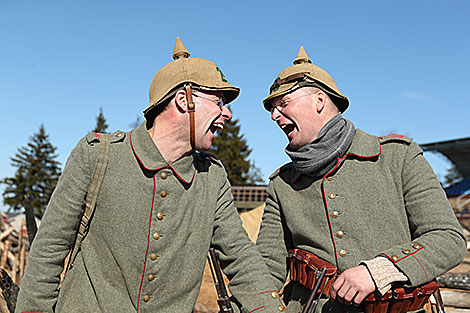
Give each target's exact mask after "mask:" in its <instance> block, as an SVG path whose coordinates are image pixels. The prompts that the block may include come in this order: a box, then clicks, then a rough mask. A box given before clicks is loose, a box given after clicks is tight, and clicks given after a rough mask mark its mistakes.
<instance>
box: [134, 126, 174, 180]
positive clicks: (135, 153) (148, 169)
mask: <svg viewBox="0 0 470 313" xmlns="http://www.w3.org/2000/svg"><path fill="white" fill-rule="evenodd" d="M132 132H133V130H132V131H131V132H130V133H129V141H130V143H131V148H132V152H134V155H135V156H136V158H137V160H139V163H140V164H141V165H142V167H143V168H145V169H146V170H147V171H158V170H161V169H162V168H165V167H168V165H165V166H162V167H158V168H148V167H147V166H145V164H144V162H142V160H141V159H140V157H139V155H138V154H137V152H135V149H134V145H133V144H132Z"/></svg>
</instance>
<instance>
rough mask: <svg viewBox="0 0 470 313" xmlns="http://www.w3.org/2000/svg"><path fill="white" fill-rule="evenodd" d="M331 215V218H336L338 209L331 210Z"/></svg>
mask: <svg viewBox="0 0 470 313" xmlns="http://www.w3.org/2000/svg"><path fill="white" fill-rule="evenodd" d="M331 216H332V217H333V218H338V217H339V212H338V211H333V212H331Z"/></svg>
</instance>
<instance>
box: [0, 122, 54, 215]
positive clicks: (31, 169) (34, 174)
mask: <svg viewBox="0 0 470 313" xmlns="http://www.w3.org/2000/svg"><path fill="white" fill-rule="evenodd" d="M55 151H56V147H54V146H53V145H52V144H51V143H50V142H49V135H48V134H46V130H45V129H44V125H41V126H40V127H39V131H38V132H37V133H35V134H33V136H32V137H30V142H29V143H28V144H27V145H26V146H23V147H20V148H18V152H17V153H16V154H15V156H14V157H12V158H10V159H11V161H12V163H11V165H12V166H13V167H16V168H17V170H16V172H15V174H14V176H13V177H6V178H4V179H2V180H1V181H0V182H1V183H3V184H5V185H6V188H5V190H4V192H3V203H4V204H5V205H6V206H8V207H9V211H20V210H23V199H24V195H27V196H28V198H29V199H30V201H31V206H32V207H33V209H34V211H35V214H36V215H37V216H42V214H43V213H44V210H45V209H46V206H47V203H48V202H49V199H50V198H51V195H52V192H53V191H54V188H55V186H56V184H57V180H58V179H59V176H60V168H59V166H60V163H59V162H58V161H56V158H57V154H55Z"/></svg>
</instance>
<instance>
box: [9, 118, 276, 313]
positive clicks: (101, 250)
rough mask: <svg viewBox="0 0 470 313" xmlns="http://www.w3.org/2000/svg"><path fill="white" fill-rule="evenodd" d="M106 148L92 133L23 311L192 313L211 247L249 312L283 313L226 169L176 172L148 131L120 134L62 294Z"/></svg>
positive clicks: (33, 272) (188, 162) (34, 270)
mask: <svg viewBox="0 0 470 313" xmlns="http://www.w3.org/2000/svg"><path fill="white" fill-rule="evenodd" d="M98 147H99V138H97V137H95V135H93V134H90V135H88V136H87V137H86V138H84V139H82V140H81V141H80V142H79V143H78V145H77V146H76V147H75V148H74V150H73V151H72V153H71V155H70V157H69V159H68V160H67V163H66V166H65V169H64V171H63V174H62V176H61V178H60V180H59V182H58V185H57V187H56V190H55V191H54V194H53V196H52V198H51V201H50V203H49V206H48V208H47V210H46V213H45V215H44V217H43V220H42V223H41V226H40V228H39V230H38V233H37V236H36V238H35V240H34V242H33V244H32V247H31V253H30V256H29V260H28V266H27V269H26V273H25V275H24V277H23V280H22V284H21V291H20V294H19V298H18V303H17V306H16V312H53V311H55V312H61V313H62V312H80V313H86V312H142V313H144V312H161V313H165V312H166V313H170V312H171V313H174V312H191V311H192V309H193V306H194V303H195V301H196V298H197V295H198V292H199V288H200V284H201V278H202V274H203V270H204V265H205V262H206V256H207V251H208V249H209V247H210V246H213V247H214V248H216V250H217V251H218V253H219V254H220V259H221V264H222V267H223V270H224V272H225V273H226V274H227V276H228V277H229V278H230V279H231V283H230V290H231V292H232V293H233V295H234V296H235V297H236V299H237V300H238V301H239V302H240V303H242V305H243V307H244V308H246V309H247V310H254V309H256V308H260V307H263V306H264V308H260V309H258V310H257V312H258V311H259V312H275V311H277V310H278V305H279V301H278V300H277V299H274V298H273V297H272V291H273V290H275V287H274V284H273V280H272V278H271V276H270V275H269V273H268V270H267V269H266V266H265V265H264V262H262V259H261V256H260V255H259V253H258V252H257V250H256V247H255V246H254V244H252V243H251V242H250V240H249V238H248V236H247V235H246V232H245V231H244V230H243V228H242V225H241V221H240V218H239V216H238V214H237V211H236V208H235V207H234V206H233V198H232V194H231V189H230V185H229V182H228V180H227V176H226V173H225V170H224V168H223V166H222V164H221V163H220V162H219V161H218V160H216V159H215V158H213V157H211V156H208V155H206V154H193V155H187V156H185V157H183V158H181V159H179V160H178V161H176V162H174V163H173V164H171V165H169V164H167V163H166V162H165V160H164V158H163V157H162V156H161V154H160V152H159V150H158V149H157V147H156V146H155V144H154V142H153V140H152V139H151V137H150V135H149V134H148V133H147V131H146V128H145V125H144V124H142V125H141V126H140V127H139V128H138V129H135V130H133V131H132V132H130V133H122V132H117V133H114V134H112V135H111V147H110V148H111V149H110V155H109V158H110V159H109V164H108V168H107V171H106V176H105V177H104V181H103V185H102V187H101V191H100V194H99V197H98V201H97V206H96V210H95V212H94V217H93V220H92V222H91V227H90V230H89V233H88V235H87V236H86V237H85V239H84V240H83V243H82V245H81V251H80V252H79V253H78V255H77V257H76V259H75V262H74V266H73V268H72V269H71V270H70V271H69V272H68V274H67V276H66V277H65V280H64V283H63V285H62V289H61V290H60V292H58V291H57V290H56V289H57V285H58V283H59V274H60V272H61V271H62V269H63V262H64V258H65V257H66V255H67V253H68V252H69V251H70V246H71V244H72V242H73V239H74V236H75V231H76V229H77V223H78V222H79V220H80V215H81V213H82V205H83V203H84V199H85V193H86V191H87V188H88V185H89V183H90V175H91V172H92V170H93V168H94V164H95V163H96V159H97V156H98V150H99V148H98ZM163 173H165V174H163ZM165 175H166V177H165ZM163 192H164V193H163ZM154 253H155V254H156V256H157V258H156V259H155V260H153V259H152V256H155V255H153V254H154ZM150 275H153V276H154V278H153V280H152V279H151V278H152V277H151V276H150ZM145 296H149V297H150V299H149V300H148V301H147V302H145V301H144V297H145ZM54 308H55V310H54Z"/></svg>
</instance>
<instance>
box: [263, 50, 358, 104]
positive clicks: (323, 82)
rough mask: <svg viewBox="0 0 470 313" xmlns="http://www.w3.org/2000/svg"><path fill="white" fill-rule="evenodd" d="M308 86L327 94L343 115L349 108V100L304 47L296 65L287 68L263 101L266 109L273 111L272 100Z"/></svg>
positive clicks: (295, 61)
mask: <svg viewBox="0 0 470 313" xmlns="http://www.w3.org/2000/svg"><path fill="white" fill-rule="evenodd" d="M308 86H310V87H316V88H319V89H321V90H323V91H324V92H326V93H327V94H328V95H329V96H330V98H331V100H332V101H333V103H334V104H335V105H336V106H337V107H338V109H339V110H340V111H341V113H342V112H344V111H346V109H347V108H348V106H349V100H348V98H347V97H346V96H344V95H343V94H342V93H341V92H340V91H339V89H338V87H337V86H336V83H335V82H334V80H333V78H331V76H330V74H328V73H327V72H326V71H325V70H323V69H321V68H320V67H318V66H316V65H314V64H312V61H310V59H309V57H308V55H307V53H306V52H305V49H304V47H303V46H301V47H300V49H299V53H298V54H297V58H295V60H294V65H292V66H289V67H287V68H285V69H284V70H283V71H282V72H281V73H280V74H279V75H278V77H277V78H276V79H275V80H274V83H273V84H272V85H271V88H270V94H269V96H268V97H266V98H265V99H264V100H263V104H264V108H265V109H266V110H268V111H271V104H270V102H271V100H272V99H274V98H276V97H279V96H283V95H285V94H288V93H290V92H292V91H294V90H297V89H299V88H301V87H308Z"/></svg>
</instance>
